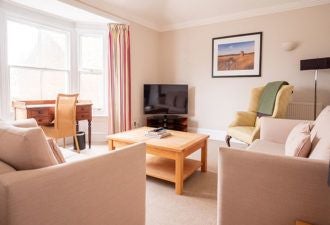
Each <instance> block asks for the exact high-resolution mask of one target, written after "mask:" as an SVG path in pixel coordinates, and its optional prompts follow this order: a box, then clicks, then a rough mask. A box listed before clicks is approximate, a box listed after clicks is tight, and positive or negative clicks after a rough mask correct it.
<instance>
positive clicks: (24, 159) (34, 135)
mask: <svg viewBox="0 0 330 225" xmlns="http://www.w3.org/2000/svg"><path fill="white" fill-rule="evenodd" d="M0 160H2V161H4V162H5V163H8V164H9V165H10V166H12V167H14V168H15V169H17V170H29V169H38V168H42V167H47V166H52V165H56V164H57V161H56V159H55V157H54V155H53V153H52V151H51V149H50V147H49V145H48V142H47V140H46V136H45V134H44V133H43V131H42V129H41V128H39V127H33V128H19V127H14V126H12V125H10V124H7V123H5V122H0Z"/></svg>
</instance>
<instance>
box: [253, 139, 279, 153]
mask: <svg viewBox="0 0 330 225" xmlns="http://www.w3.org/2000/svg"><path fill="white" fill-rule="evenodd" d="M247 150H249V151H253V152H261V153H267V154H272V155H284V152H285V145H284V144H279V143H275V142H271V141H266V140H260V139H257V140H254V141H253V142H252V144H251V145H250V146H249V147H248V148H247Z"/></svg>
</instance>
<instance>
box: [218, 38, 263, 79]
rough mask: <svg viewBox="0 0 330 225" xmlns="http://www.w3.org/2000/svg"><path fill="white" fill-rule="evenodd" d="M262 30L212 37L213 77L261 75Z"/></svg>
mask: <svg viewBox="0 0 330 225" xmlns="http://www.w3.org/2000/svg"><path fill="white" fill-rule="evenodd" d="M261 45H262V32H257V33H249V34H240V35H233V36H226V37H218V38H213V39H212V77H216V78H217V77H260V76H261Z"/></svg>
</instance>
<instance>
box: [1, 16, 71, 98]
mask: <svg viewBox="0 0 330 225" xmlns="http://www.w3.org/2000/svg"><path fill="white" fill-rule="evenodd" d="M8 22H14V23H18V24H23V25H27V26H30V27H33V28H36V29H38V32H40V30H45V31H52V32H58V33H62V34H65V38H66V42H67V52H66V54H67V62H66V63H67V67H66V69H55V68H53V67H36V66H22V65H17V64H9V61H8V51H9V50H8V41H6V48H7V58H6V59H7V68H8V74H7V76H8V82H9V83H8V87H9V92H8V93H9V102H11V87H10V79H11V77H10V76H11V74H10V70H11V69H12V68H16V69H27V70H37V71H40V72H41V73H43V72H49V71H55V72H65V73H67V75H66V78H65V80H66V83H65V87H64V90H65V92H66V93H69V92H70V91H71V89H70V77H71V74H72V73H71V38H70V37H71V35H72V33H71V32H70V30H68V29H59V28H56V27H54V26H51V25H44V24H39V23H36V22H33V21H29V20H22V19H19V18H16V17H14V16H8V17H7V18H6V19H5V23H6V24H5V26H6V40H7V38H8Z"/></svg>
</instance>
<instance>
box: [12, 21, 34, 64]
mask: <svg viewBox="0 0 330 225" xmlns="http://www.w3.org/2000/svg"><path fill="white" fill-rule="evenodd" d="M7 31H8V33H7V40H8V63H9V65H21V66H33V67H36V66H38V65H39V64H40V62H39V61H38V59H40V51H39V48H38V39H39V38H38V36H39V34H38V29H37V28H34V27H31V26H28V25H24V24H19V23H16V22H11V21H8V23H7Z"/></svg>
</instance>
